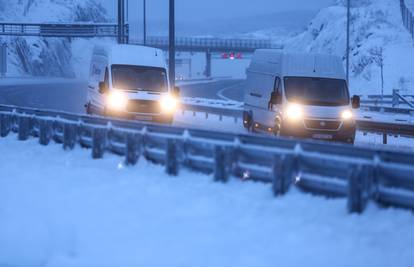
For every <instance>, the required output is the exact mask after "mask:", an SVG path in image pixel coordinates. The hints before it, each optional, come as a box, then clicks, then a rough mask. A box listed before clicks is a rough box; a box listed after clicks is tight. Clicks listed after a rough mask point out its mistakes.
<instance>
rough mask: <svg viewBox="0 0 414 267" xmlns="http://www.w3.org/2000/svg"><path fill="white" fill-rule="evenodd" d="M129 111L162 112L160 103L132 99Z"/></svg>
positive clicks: (128, 107) (129, 103)
mask: <svg viewBox="0 0 414 267" xmlns="http://www.w3.org/2000/svg"><path fill="white" fill-rule="evenodd" d="M127 111H128V112H134V113H152V114H154V113H155V114H158V113H160V112H161V107H160V103H159V102H158V101H153V100H130V101H129V102H128V106H127Z"/></svg>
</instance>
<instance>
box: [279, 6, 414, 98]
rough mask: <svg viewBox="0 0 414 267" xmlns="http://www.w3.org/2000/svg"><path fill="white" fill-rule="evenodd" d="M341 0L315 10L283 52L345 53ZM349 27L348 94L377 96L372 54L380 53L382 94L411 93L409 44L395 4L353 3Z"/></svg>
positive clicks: (412, 52) (413, 64)
mask: <svg viewBox="0 0 414 267" xmlns="http://www.w3.org/2000/svg"><path fill="white" fill-rule="evenodd" d="M343 2H344V1H338V2H337V4H336V5H334V6H332V7H329V8H325V9H323V10H321V11H320V12H319V14H318V15H317V16H316V18H315V19H314V20H312V22H311V23H310V25H309V27H308V29H307V30H306V31H305V32H303V33H302V34H300V35H298V36H296V37H294V38H292V39H290V40H289V41H288V42H287V44H286V48H287V49H288V50H295V51H305V52H315V53H330V54H337V55H340V56H342V57H343V58H344V62H345V51H346V8H345V5H344V3H343ZM353 2H354V4H353V6H352V11H351V12H352V26H351V90H352V91H353V93H359V94H378V93H381V70H380V67H379V64H378V63H377V62H379V60H378V59H379V57H378V56H377V55H375V54H376V53H375V52H378V51H381V50H382V51H383V52H382V54H383V59H384V90H385V92H386V93H390V92H391V91H392V89H393V88H398V89H405V90H407V89H408V90H409V91H410V92H411V93H414V72H413V71H412V70H413V69H414V46H413V40H412V38H411V36H410V35H409V33H408V32H407V30H406V29H405V28H404V26H403V24H402V18H401V11H400V2H399V1H397V0H363V1H353Z"/></svg>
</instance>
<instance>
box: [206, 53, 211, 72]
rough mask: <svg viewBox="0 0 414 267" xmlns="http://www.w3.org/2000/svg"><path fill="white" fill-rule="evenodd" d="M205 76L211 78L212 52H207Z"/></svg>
mask: <svg viewBox="0 0 414 267" xmlns="http://www.w3.org/2000/svg"><path fill="white" fill-rule="evenodd" d="M205 75H206V77H207V78H211V51H210V50H207V51H206V70H205Z"/></svg>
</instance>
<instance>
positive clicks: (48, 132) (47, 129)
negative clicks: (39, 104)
mask: <svg viewBox="0 0 414 267" xmlns="http://www.w3.org/2000/svg"><path fill="white" fill-rule="evenodd" d="M51 137H52V123H51V122H50V121H48V120H40V121H39V143H40V144H41V145H42V146H47V145H48V144H49V143H50V139H51Z"/></svg>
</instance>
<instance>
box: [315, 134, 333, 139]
mask: <svg viewBox="0 0 414 267" xmlns="http://www.w3.org/2000/svg"><path fill="white" fill-rule="evenodd" d="M312 137H313V138H315V139H323V140H331V139H332V138H333V135H331V134H314V135H313V136H312Z"/></svg>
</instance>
